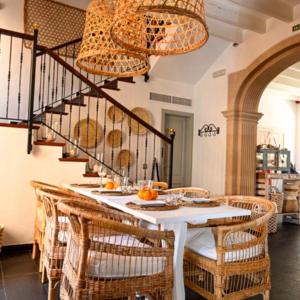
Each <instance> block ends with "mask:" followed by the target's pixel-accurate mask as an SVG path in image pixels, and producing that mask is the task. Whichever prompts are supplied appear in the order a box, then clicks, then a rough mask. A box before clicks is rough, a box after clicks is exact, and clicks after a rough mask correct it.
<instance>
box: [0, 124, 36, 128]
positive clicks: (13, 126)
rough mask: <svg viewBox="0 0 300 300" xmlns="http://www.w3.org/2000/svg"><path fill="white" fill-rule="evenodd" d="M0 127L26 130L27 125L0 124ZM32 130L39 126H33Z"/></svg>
mask: <svg viewBox="0 0 300 300" xmlns="http://www.w3.org/2000/svg"><path fill="white" fill-rule="evenodd" d="M0 127H11V128H21V129H28V124H26V123H19V124H10V123H0ZM32 128H33V129H39V128H40V126H37V125H33V127H32Z"/></svg>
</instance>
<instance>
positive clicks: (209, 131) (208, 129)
mask: <svg viewBox="0 0 300 300" xmlns="http://www.w3.org/2000/svg"><path fill="white" fill-rule="evenodd" d="M219 133H220V127H217V126H216V125H215V124H205V125H203V126H202V128H201V129H199V130H198V135H199V136H201V137H209V136H216V135H218V134H219Z"/></svg>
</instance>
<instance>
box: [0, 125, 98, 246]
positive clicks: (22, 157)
mask: <svg viewBox="0 0 300 300" xmlns="http://www.w3.org/2000/svg"><path fill="white" fill-rule="evenodd" d="M0 140H1V141H5V145H6V146H5V147H4V146H2V147H0V166H1V172H0V191H1V193H0V223H1V224H4V226H5V235H4V243H5V245H13V244H26V243H32V238H33V224H34V211H35V210H34V209H35V196H34V192H33V189H32V187H31V186H30V181H31V180H38V181H44V182H48V183H52V184H57V185H60V184H61V183H66V182H69V183H71V182H74V183H75V182H83V181H84V179H83V177H82V174H83V173H85V164H84V163H69V162H67V163H64V162H60V161H59V160H58V158H59V157H61V155H62V148H61V147H44V146H34V151H33V154H32V155H27V153H26V145H27V130H25V129H17V128H7V127H0ZM85 180H86V181H91V179H85ZM92 181H93V179H92Z"/></svg>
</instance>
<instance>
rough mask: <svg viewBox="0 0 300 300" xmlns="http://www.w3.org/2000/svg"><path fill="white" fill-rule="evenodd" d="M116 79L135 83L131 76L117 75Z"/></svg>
mask: <svg viewBox="0 0 300 300" xmlns="http://www.w3.org/2000/svg"><path fill="white" fill-rule="evenodd" d="M118 81H122V82H127V83H135V81H134V80H133V77H118Z"/></svg>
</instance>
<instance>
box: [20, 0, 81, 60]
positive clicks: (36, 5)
mask: <svg viewBox="0 0 300 300" xmlns="http://www.w3.org/2000/svg"><path fill="white" fill-rule="evenodd" d="M84 22H85V11H84V10H81V9H79V8H76V7H72V6H68V5H65V4H62V3H58V2H56V1H52V0H25V4H24V31H25V33H28V34H32V33H33V26H34V24H36V25H37V27H38V30H39V35H38V42H39V44H40V45H43V46H46V47H48V48H51V47H54V46H57V45H60V44H63V43H65V42H69V41H72V40H75V39H78V38H80V37H82V34H83V30H84ZM26 46H27V47H31V43H26ZM79 46H80V45H79V44H78V49H75V50H77V51H75V52H79ZM69 51H70V53H67V55H69V56H71V55H72V53H71V52H72V51H73V49H72V47H70V50H69ZM62 54H64V53H62Z"/></svg>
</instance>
